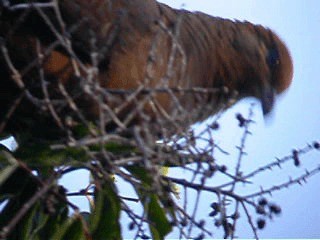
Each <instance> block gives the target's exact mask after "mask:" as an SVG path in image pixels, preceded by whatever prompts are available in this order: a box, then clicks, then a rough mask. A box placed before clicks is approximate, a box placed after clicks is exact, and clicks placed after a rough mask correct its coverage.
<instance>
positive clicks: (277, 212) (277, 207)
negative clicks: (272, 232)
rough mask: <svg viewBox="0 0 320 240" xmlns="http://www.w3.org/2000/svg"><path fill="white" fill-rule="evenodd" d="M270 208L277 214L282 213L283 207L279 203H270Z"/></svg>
mask: <svg viewBox="0 0 320 240" xmlns="http://www.w3.org/2000/svg"><path fill="white" fill-rule="evenodd" d="M269 209H270V212H272V213H274V214H276V215H278V214H280V213H281V208H280V207H279V206H278V205H275V204H271V205H269Z"/></svg>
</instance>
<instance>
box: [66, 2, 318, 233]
mask: <svg viewBox="0 0 320 240" xmlns="http://www.w3.org/2000/svg"><path fill="white" fill-rule="evenodd" d="M161 2H165V3H167V4H168V5H171V6H173V7H176V8H181V7H183V8H185V9H188V10H192V11H202V12H206V13H208V14H210V15H213V16H220V17H225V18H231V19H239V20H248V21H250V22H253V23H259V24H262V25H264V26H267V27H269V28H271V29H273V30H274V31H275V32H277V33H278V35H279V36H280V37H281V38H282V39H283V40H284V41H285V42H286V43H287V45H288V47H289V49H290V51H291V55H292V58H293V60H294V67H295V71H294V80H293V84H292V86H291V88H290V89H289V91H288V92H287V93H285V94H284V96H282V97H281V98H280V99H278V101H277V105H276V109H275V111H274V116H273V117H272V119H269V120H268V121H267V122H265V121H264V120H263V118H262V113H261V109H260V108H259V104H258V103H257V106H256V107H255V120H256V122H257V123H256V124H255V125H254V127H253V128H252V129H251V130H252V132H253V135H252V136H251V137H250V139H249V141H248V144H247V147H246V150H247V152H248V153H249V155H248V157H247V161H246V163H245V164H246V166H245V168H247V169H254V168H256V167H258V166H261V165H264V164H265V163H266V162H270V161H272V160H273V159H274V158H275V157H279V158H280V157H283V156H285V155H288V154H290V153H291V151H292V149H294V148H300V147H303V146H305V145H306V144H307V143H311V142H312V141H313V140H320V138H319V136H320V92H319V90H320V80H319V76H318V73H317V71H318V70H319V68H320V47H319V44H320V30H319V29H320V1H317V0H308V1H303V0H268V1H266V0H254V1H253V0H242V1H239V0H197V1H195V0H161ZM251 102H254V100H253V99H249V100H244V101H242V102H240V103H239V104H237V105H236V106H235V107H234V108H233V109H231V110H230V111H228V113H227V114H225V116H224V118H223V122H224V126H222V130H221V131H219V134H216V135H217V136H216V137H217V141H219V144H221V145H223V146H224V147H225V148H226V149H227V150H228V151H230V152H232V151H233V150H234V148H235V145H236V144H238V143H239V142H238V141H239V136H238V134H239V132H237V130H238V128H237V126H236V121H235V119H234V114H235V113H236V112H238V111H240V112H244V113H245V112H246V111H248V108H249V105H250V103H251ZM302 160H303V161H302V166H301V167H300V168H299V169H297V168H295V167H293V166H287V165H286V167H284V168H283V169H282V170H281V171H273V172H269V173H267V174H265V176H264V177H262V178H261V179H259V180H257V181H259V183H261V184H262V185H265V186H272V185H275V184H278V183H281V182H283V181H286V180H287V179H288V178H289V176H292V177H295V176H299V174H301V173H302V172H303V171H304V169H305V168H306V169H312V168H314V167H315V166H318V165H319V164H320V153H313V154H309V155H307V156H305V157H303V158H302ZM81 174H82V176H83V173H80V175H81ZM78 175H79V173H77V176H78ZM81 181H84V182H86V181H87V179H86V178H84V177H75V176H74V175H69V176H66V177H65V178H64V183H65V184H67V185H68V186H70V187H69V190H71V191H73V190H78V188H77V186H79V185H80V184H81V183H80V182H81ZM319 182H320V174H319V175H317V176H315V177H313V178H311V179H310V180H309V181H308V184H307V185H304V186H303V187H300V186H294V187H291V188H289V189H288V190H283V191H281V192H279V193H275V194H274V196H273V200H274V202H276V203H278V204H280V205H281V207H282V212H283V213H282V216H281V217H278V218H275V219H274V221H273V222H271V223H268V225H267V228H266V229H265V230H264V231H263V232H261V233H260V236H261V237H267V238H320V226H319V225H320V224H319V219H320V204H319V201H320V193H319ZM84 185H85V184H84ZM84 185H82V186H84ZM75 199H76V198H75ZM77 200H78V202H77V203H80V204H81V206H84V208H87V207H88V205H87V201H86V199H84V198H82V199H81V198H78V199H77ZM201 210H202V211H204V212H207V211H208V210H207V209H200V211H201ZM246 224H247V223H244V224H243V225H240V226H238V229H237V231H238V236H239V237H243V238H249V237H252V236H253V235H252V233H251V232H250V229H249V227H248V225H246ZM241 226H242V227H241Z"/></svg>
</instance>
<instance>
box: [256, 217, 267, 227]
mask: <svg viewBox="0 0 320 240" xmlns="http://www.w3.org/2000/svg"><path fill="white" fill-rule="evenodd" d="M257 226H258V228H259V229H264V227H265V226H266V220H264V219H262V218H259V219H258V220H257Z"/></svg>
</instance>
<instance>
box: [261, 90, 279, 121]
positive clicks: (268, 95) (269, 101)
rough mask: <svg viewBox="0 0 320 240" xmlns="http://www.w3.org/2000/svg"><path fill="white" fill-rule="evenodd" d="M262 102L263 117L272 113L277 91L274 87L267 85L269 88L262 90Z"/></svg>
mask: <svg viewBox="0 0 320 240" xmlns="http://www.w3.org/2000/svg"><path fill="white" fill-rule="evenodd" d="M260 100H261V106H262V112H263V116H266V115H268V114H269V113H270V112H271V111H272V109H273V105H274V101H275V90H274V89H273V87H271V86H270V85H269V84H267V86H264V87H263V88H262V92H261V99H260Z"/></svg>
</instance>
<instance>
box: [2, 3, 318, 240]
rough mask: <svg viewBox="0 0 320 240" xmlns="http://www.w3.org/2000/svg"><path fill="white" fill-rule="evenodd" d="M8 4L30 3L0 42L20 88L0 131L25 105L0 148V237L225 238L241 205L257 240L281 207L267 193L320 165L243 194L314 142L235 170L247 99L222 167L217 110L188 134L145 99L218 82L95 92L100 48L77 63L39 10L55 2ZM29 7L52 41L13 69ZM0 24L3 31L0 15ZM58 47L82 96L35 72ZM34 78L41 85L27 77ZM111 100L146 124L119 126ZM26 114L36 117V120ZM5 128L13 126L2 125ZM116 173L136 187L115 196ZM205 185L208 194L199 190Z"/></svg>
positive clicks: (246, 123) (65, 39)
mask: <svg viewBox="0 0 320 240" xmlns="http://www.w3.org/2000/svg"><path fill="white" fill-rule="evenodd" d="M6 2H7V1H2V3H0V4H1V5H0V6H1V9H0V10H3V8H5V7H6V8H9V10H10V11H12V12H14V13H15V12H16V11H17V10H21V9H23V10H26V11H25V12H23V14H20V15H14V20H17V21H13V22H15V23H14V24H17V25H13V27H12V28H9V30H8V32H6V33H7V34H6V35H5V36H3V37H4V39H3V42H2V41H1V51H2V57H1V59H2V60H1V63H5V65H6V66H7V67H8V69H9V72H10V74H8V75H10V76H11V77H12V79H10V83H11V84H14V86H15V87H13V88H14V89H16V87H17V86H18V88H19V89H20V90H21V95H19V94H16V95H12V96H10V97H12V98H13V99H10V100H12V102H10V103H12V104H11V105H10V107H9V109H8V111H6V114H5V116H1V119H0V134H1V137H3V132H2V130H3V129H6V128H5V127H6V126H7V125H8V126H9V125H10V124H11V122H10V121H12V118H11V117H12V116H13V114H14V112H15V111H17V112H19V111H20V113H23V114H27V115H23V114H22V115H21V118H22V120H24V121H25V123H23V124H26V126H27V127H26V129H23V128H22V130H20V132H19V131H18V132H14V134H15V138H16V140H17V141H18V144H19V148H18V149H17V151H14V152H11V151H10V150H9V149H6V148H5V147H3V146H1V145H0V146H1V153H0V204H1V205H0V207H1V213H0V238H1V239H19V240H20V239H121V238H123V237H125V236H124V235H123V232H124V231H125V229H124V228H126V227H127V228H128V230H129V231H131V232H133V233H134V238H135V239H139V238H141V239H148V238H152V239H164V238H165V237H166V236H168V234H170V233H172V232H177V235H178V236H179V237H180V238H195V239H202V238H205V237H212V236H213V234H214V233H215V231H216V230H217V229H219V230H220V229H222V232H223V237H225V238H234V237H236V236H237V223H238V221H239V219H240V218H242V216H240V212H244V214H245V215H244V218H246V219H247V221H248V226H249V227H250V228H251V229H252V233H253V235H254V237H255V238H258V231H259V230H261V229H263V228H264V227H265V226H266V223H267V221H268V220H269V219H272V218H274V217H275V216H278V215H279V214H280V213H281V208H280V206H278V205H277V204H275V203H272V202H271V201H270V200H269V198H270V195H271V194H272V193H273V192H275V191H279V190H283V189H285V188H287V187H290V186H291V185H294V184H302V183H303V182H304V181H306V179H307V178H309V177H311V176H312V175H314V174H316V173H318V172H319V171H320V168H315V169H311V170H309V171H306V172H303V173H302V174H301V175H300V176H299V177H297V178H294V179H290V180H289V181H285V182H283V183H281V184H277V185H275V186H273V187H271V188H262V187H261V189H260V190H258V191H254V192H251V193H249V194H242V193H241V191H239V190H238V189H237V187H238V186H239V185H246V184H248V183H254V177H256V176H257V175H259V174H261V173H264V172H265V171H266V170H268V169H274V168H275V167H282V166H284V165H285V164H287V163H290V162H291V163H292V162H293V163H294V165H295V166H297V167H298V166H299V165H300V164H301V156H303V155H305V154H308V153H310V152H311V151H315V150H319V148H320V145H319V143H318V142H314V143H312V144H309V145H307V146H306V147H303V148H301V149H296V150H293V151H292V153H290V154H289V155H288V156H285V157H283V158H279V159H277V160H276V161H272V162H270V163H267V164H266V165H265V166H261V167H259V168H257V169H256V170H254V171H252V172H248V173H245V172H242V162H243V158H244V157H245V156H246V152H245V149H246V142H247V139H248V137H249V136H250V135H251V132H250V127H251V126H252V124H253V123H254V121H253V114H252V108H251V109H250V112H249V114H248V116H242V115H241V114H238V115H237V116H236V119H237V121H238V123H239V129H240V130H241V131H242V133H241V135H240V145H239V146H238V153H237V156H236V159H237V160H236V166H235V168H234V169H232V168H229V167H227V164H221V163H219V161H218V160H219V159H218V154H217V152H218V153H220V154H223V155H225V156H229V155H228V153H227V152H226V151H225V150H223V147H222V146H220V145H219V144H217V143H216V142H215V138H214V135H213V133H216V132H218V131H219V129H220V122H219V119H220V117H221V114H222V113H218V114H217V115H215V118H214V119H212V122H211V123H210V124H207V125H206V126H205V128H204V129H203V130H202V131H201V132H200V133H196V132H195V131H193V130H190V129H184V128H182V127H181V126H179V116H177V117H176V118H173V117H172V118H170V116H168V118H169V119H168V122H166V123H165V124H164V123H163V122H161V121H158V122H151V120H149V119H148V117H146V115H147V113H146V112H145V109H144V108H143V106H144V104H146V103H149V102H152V103H153V104H154V106H156V103H157V101H156V100H157V99H156V98H155V97H154V95H155V94H156V93H157V91H158V92H160V94H163V93H164V92H165V93H167V94H168V96H169V97H170V98H171V99H170V100H171V101H172V102H173V103H175V104H176V107H177V108H178V107H179V102H178V101H177V99H176V98H175V94H189V95H188V96H190V94H192V95H194V96H196V97H200V95H201V96H202V95H206V94H211V93H212V92H214V93H215V94H222V95H219V97H224V95H223V94H225V92H227V91H226V89H225V88H223V89H193V88H191V89H173V88H169V87H168V86H166V85H165V84H163V85H160V86H157V87H158V89H155V90H154V91H153V90H152V89H149V88H143V85H141V89H136V90H133V91H126V90H118V91H115V90H114V91H113V92H112V91H111V90H110V91H108V90H106V89H104V90H103V89H102V88H101V86H99V84H97V82H98V81H96V80H97V79H96V75H97V71H99V64H97V63H96V61H95V60H96V59H94V56H96V54H97V53H96V52H94V51H92V54H91V55H92V56H91V57H92V58H93V59H92V63H91V64H84V63H83V62H81V60H80V57H78V56H77V55H76V54H75V52H74V51H73V50H72V48H71V47H70V42H72V41H70V40H71V39H70V36H69V35H68V34H69V33H70V34H71V33H72V28H70V29H67V30H66V29H64V28H63V26H65V23H64V22H63V21H62V20H61V19H58V23H59V24H58V25H59V27H57V26H55V25H54V24H53V23H52V22H50V15H49V14H47V15H46V14H44V13H45V12H44V11H42V10H43V9H48V8H53V9H54V11H55V12H59V8H58V7H57V5H56V4H55V3H56V1H52V2H49V3H39V4H38V5H37V4H36V3H34V4H31V5H30V4H16V5H13V6H11V8H10V6H5V3H6ZM27 2H28V1H27ZM9 5H10V4H9ZM30 9H31V10H30ZM32 10H36V11H37V12H38V13H39V16H41V18H40V19H42V20H43V21H44V22H45V23H46V24H47V25H46V26H47V28H50V30H51V31H52V32H53V33H54V35H55V38H56V39H55V41H54V42H52V43H50V44H49V45H45V44H43V45H41V44H42V43H41V42H40V41H39V42H37V48H36V59H35V61H31V62H27V63H25V66H20V65H19V64H21V62H22V60H21V61H16V62H14V61H13V60H14V59H12V56H11V55H10V51H8V49H9V50H10V41H9V40H12V39H11V38H12V37H13V39H14V37H17V36H18V37H20V35H23V34H20V32H19V31H17V29H18V30H21V31H22V30H23V31H24V30H25V29H21V28H20V29H19V24H22V23H24V21H26V20H25V19H26V15H27V14H28V13H29V12H30V11H32ZM0 14H1V13H0ZM16 22H17V23H16ZM159 24H160V25H161V23H159ZM22 26H25V25H22ZM0 27H1V29H0V30H1V31H2V30H3V29H2V27H3V26H2V25H1V23H0ZM26 27H28V25H26ZM29 27H30V26H29ZM73 27H74V26H73ZM75 27H76V26H75ZM60 28H62V29H64V30H65V31H70V32H68V33H66V32H63V33H61V32H59V31H58V29H60ZM23 31H22V32H23ZM164 31H165V32H166V33H167V34H168V35H169V36H170V37H171V38H172V39H173V40H172V41H173V42H174V37H175V35H174V34H175V32H172V31H170V30H169V29H164ZM17 32H18V33H17ZM177 32H178V31H177ZM2 34H3V32H1V35H2ZM51 34H52V33H51ZM25 38H27V35H25ZM44 42H45V41H44ZM93 42H94V39H93ZM172 45H173V46H174V45H175V44H172ZM153 47H154V46H151V49H150V59H149V62H148V64H149V65H152V64H153V62H154V60H153V59H152V51H153ZM55 48H57V49H60V48H62V49H63V51H62V52H66V53H67V54H68V56H70V59H72V77H74V78H76V79H77V80H78V82H81V83H82V82H85V83H86V84H78V85H79V86H78V85H77V87H78V88H79V89H76V90H79V92H80V93H79V92H77V93H76V94H74V95H72V93H73V92H72V91H69V92H68V89H64V88H63V86H61V85H59V83H57V86H55V87H56V88H54V91H53V92H54V93H55V94H54V95H53V96H51V95H50V94H48V92H50V91H49V90H52V89H49V87H48V85H50V84H48V81H49V80H48V79H49V77H50V76H45V74H44V73H43V68H44V63H43V62H42V61H41V60H43V58H45V57H48V55H49V54H50V52H52V51H53V49H55ZM177 49H178V50H179V47H178V46H175V48H174V47H173V52H175V51H178V50H177ZM181 55H183V54H181ZM174 56H175V54H172V56H171V57H174ZM19 60H20V59H19ZM33 60H34V59H33ZM159 61H160V60H159ZM170 64H172V63H169V65H170ZM149 65H148V67H147V69H149V67H150V66H149ZM168 69H172V66H168ZM146 75H147V76H146V79H149V78H151V77H152V73H151V72H148V73H147V74H146ZM168 75H170V73H168ZM168 77H169V76H168ZM47 78H48V79H47ZM34 79H36V80H34ZM93 79H94V80H95V81H93ZM11 80H12V82H11ZM149 80H150V79H149ZM0 81H1V80H0ZM33 81H35V82H36V83H37V84H35V85H32V84H31V83H32V82H33ZM142 82H143V81H142ZM16 85H17V86H16ZM39 85H41V87H39ZM174 93H175V94H174ZM77 94H79V95H80V96H82V97H83V96H85V97H86V98H88V99H90V101H93V102H95V103H96V105H97V108H98V109H99V110H100V118H99V120H98V121H94V120H92V119H90V118H89V117H88V116H86V115H85V114H84V113H83V112H84V111H82V110H83V109H82V108H81V106H82V105H81V102H80V103H79V102H77V100H78V95H77ZM81 94H83V95H81ZM112 94H114V95H112ZM139 94H140V95H139ZM21 96H22V97H21ZM138 96H139V97H138ZM104 99H108V100H109V102H108V101H104ZM231 100H232V99H231ZM112 101H114V102H112ZM26 102H28V103H29V104H30V103H31V105H32V108H31V110H34V112H32V113H31V114H30V111H31V110H30V111H26V112H27V113H25V111H24V110H25V109H24V108H25V106H31V105H27V104H26ZM110 102H112V104H113V106H117V107H115V109H122V110H123V109H126V107H127V106H128V105H130V104H135V106H136V108H135V109H134V111H129V112H127V114H126V115H127V116H129V117H130V116H132V115H134V114H136V115H138V117H139V118H141V119H145V122H143V124H141V125H134V126H127V125H126V120H127V119H124V120H123V119H121V118H120V115H121V114H118V115H119V116H118V115H117V113H119V112H117V111H116V110H114V111H113V110H110V109H111V107H110V106H109V105H108V104H109V103H110ZM231 102H232V101H231ZM19 104H21V105H22V107H21V106H20V105H19ZM23 104H26V105H23ZM230 104H231V103H230ZM66 106H67V107H66ZM228 106H229V105H226V106H225V108H227V107H228ZM17 109H18V110H17ZM155 109H156V110H157V111H159V112H157V114H163V112H161V109H160V110H159V109H157V108H156V107H155ZM28 110H29V109H28ZM153 110H154V109H153ZM2 111H3V109H0V112H1V113H2ZM154 111H155V110H154ZM33 114H34V116H33ZM184 114H190V118H191V119H192V116H191V115H192V113H188V112H186V113H184ZM33 117H34V118H35V119H36V120H39V121H36V122H33V121H32V119H33ZM16 119H17V118H16ZM18 120H19V119H18ZM122 120H123V121H122ZM111 122H113V123H114V122H115V123H116V125H117V126H116V127H114V128H113V129H112V131H109V132H108V131H106V129H105V125H107V124H108V123H111ZM47 123H48V125H46V124H47ZM53 123H54V124H53ZM167 124H171V125H169V126H167ZM16 126H19V124H17V125H16ZM53 126H55V127H53ZM57 126H59V127H57ZM167 128H168V129H173V130H174V131H173V132H174V133H176V134H170V133H169V134H168V133H167V132H166V129H167ZM8 129H10V128H8ZM154 129H160V130H162V132H161V133H162V136H161V137H162V138H161V139H162V140H161V142H159V141H157V140H158V139H159V137H158V136H156V134H155V131H154ZM11 130H12V129H11ZM13 130H15V129H13ZM8 134H12V132H10V131H9V132H8ZM230 158H232V157H231V156H230ZM79 169H86V170H88V171H89V172H90V175H91V178H92V180H91V183H90V184H89V185H88V186H79V191H78V192H73V193H71V192H68V191H67V189H65V188H64V186H63V183H60V182H59V180H60V179H61V178H62V177H63V176H65V175H67V174H68V173H70V172H72V171H76V170H79ZM168 169H170V170H171V169H180V170H181V172H184V173H186V175H187V176H188V177H182V176H179V175H174V176H172V175H170V171H169V173H168ZM221 176H222V177H223V178H224V180H225V181H224V182H223V183H220V182H218V181H217V182H214V181H212V179H216V178H218V177H221ZM117 179H121V180H123V181H125V182H126V183H128V184H129V185H130V186H131V188H132V189H134V191H135V195H134V196H121V195H120V194H119V188H120V187H121V186H120V185H119V184H117ZM61 184H62V185H61ZM246 186H247V185H246ZM190 192H192V193H190ZM203 194H206V195H205V197H203ZM190 195H193V196H195V201H194V202H192V201H190V198H191V197H190ZM72 196H82V197H84V198H87V199H89V200H88V201H90V203H91V211H90V212H83V211H82V212H81V209H79V207H78V206H76V205H75V204H74V203H72ZM206 196H209V198H207V197H206ZM202 198H206V199H205V200H206V201H205V204H206V205H208V206H207V209H208V213H207V219H206V220H204V219H198V216H197V211H198V207H199V205H200V204H202V203H203V202H201V201H202V200H201V199H202ZM180 199H181V201H180ZM208 199H209V200H208ZM181 202H182V203H181ZM132 203H135V204H136V205H138V206H140V208H141V209H142V213H141V214H140V213H138V212H136V211H135V210H134V209H132V208H131V207H130V205H131V204H132ZM122 215H125V216H126V217H127V218H128V219H130V223H129V225H128V226H124V225H123V224H122V223H121V216H122ZM208 219H209V220H208ZM212 220H213V221H212Z"/></svg>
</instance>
